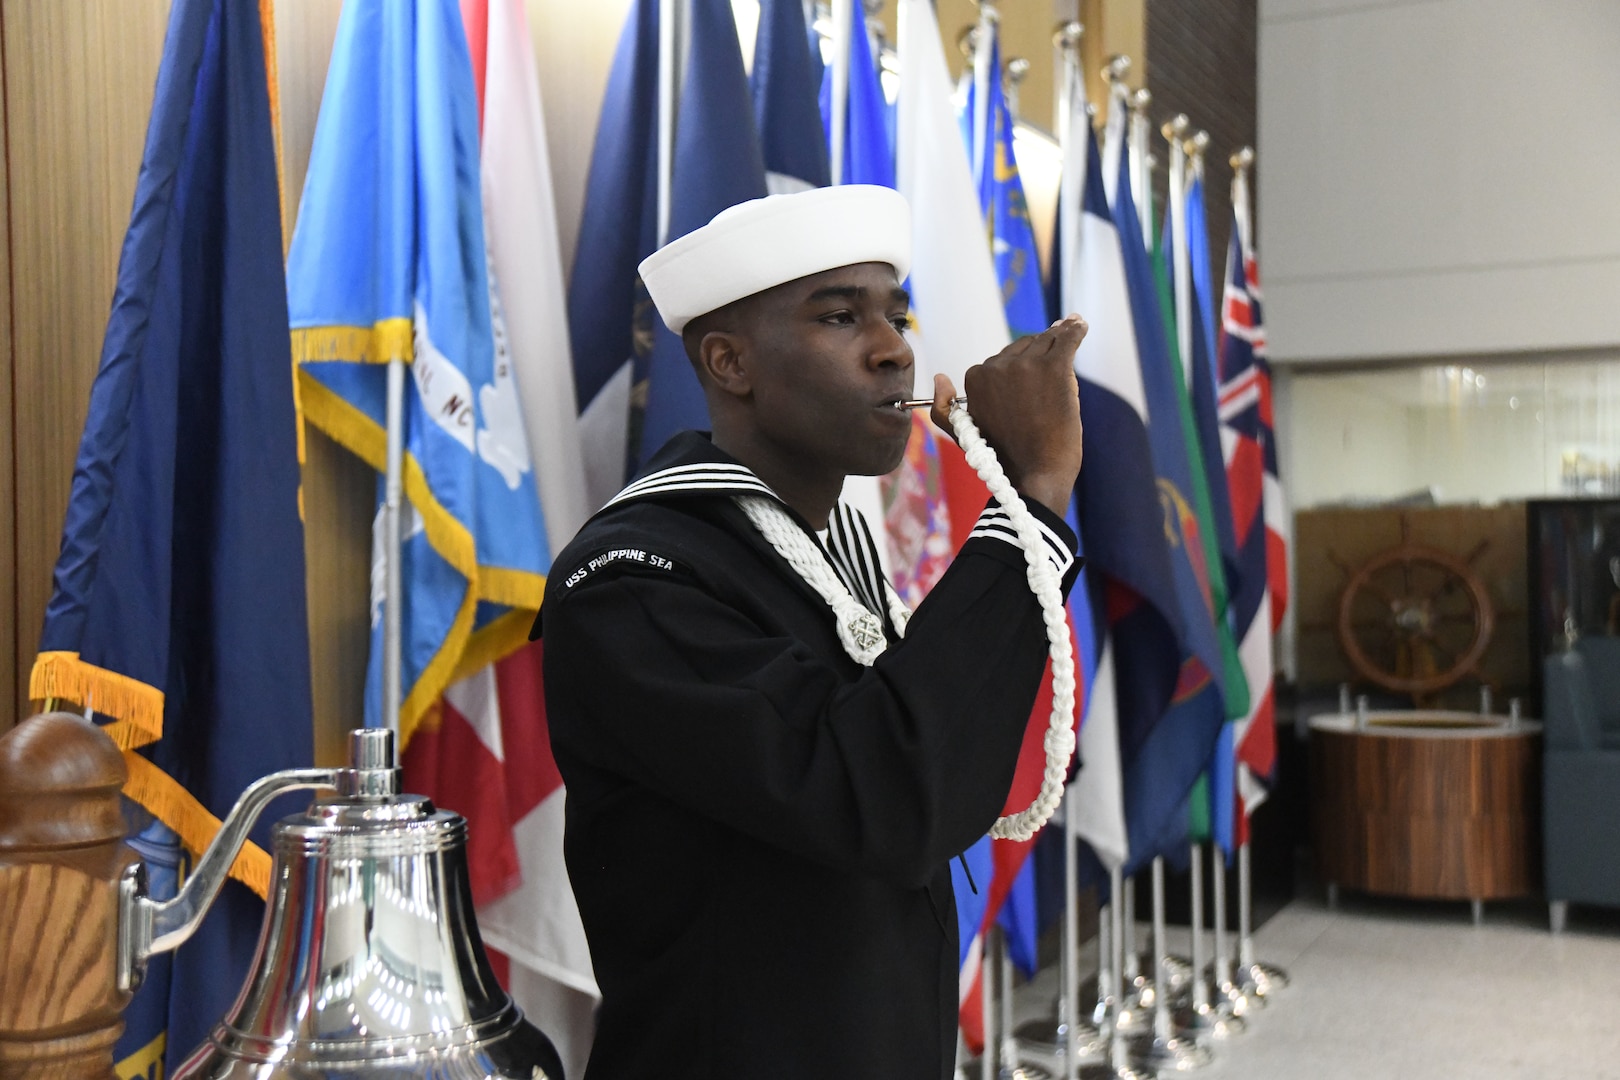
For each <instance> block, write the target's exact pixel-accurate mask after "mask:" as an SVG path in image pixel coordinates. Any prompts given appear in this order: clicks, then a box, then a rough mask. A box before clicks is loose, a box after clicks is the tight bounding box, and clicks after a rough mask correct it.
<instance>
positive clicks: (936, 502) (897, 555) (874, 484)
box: [820, 0, 988, 896]
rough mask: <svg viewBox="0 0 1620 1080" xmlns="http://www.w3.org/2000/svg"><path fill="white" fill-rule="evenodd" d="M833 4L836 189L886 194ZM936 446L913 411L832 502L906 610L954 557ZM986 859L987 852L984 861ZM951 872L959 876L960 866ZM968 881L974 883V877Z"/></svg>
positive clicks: (856, 36) (885, 173)
mask: <svg viewBox="0 0 1620 1080" xmlns="http://www.w3.org/2000/svg"><path fill="white" fill-rule="evenodd" d="M837 2H838V3H841V4H846V5H847V6H848V8H849V11H850V14H849V20H848V22H849V26H850V40H849V41H848V43H847V47H848V49H849V57H848V61H849V63H848V64H847V69H848V72H849V92H848V97H847V101H846V108H845V112H844V150H843V170H842V175H841V176H840V177H839V183H844V184H876V185H879V186H882V187H890V188H892V187H895V162H894V144H893V139H892V136H891V133H890V129H889V114H890V110H889V108H888V105H887V102H886V100H885V98H884V95H883V87H882V83H881V78H880V73H879V70H878V68H877V66H876V64H875V63H874V62H873V59H872V54H871V45H870V39H869V37H868V35H867V32H866V18H865V9H864V8H863V7H862V6H861V5H860V4H858V3H856V2H854V0H837ZM834 21H835V23H836V22H837V20H834ZM829 47H830V48H831V49H833V50H836V49H837V48H839V43H838V42H837V41H831V42H830V43H829ZM833 70H834V67H833V66H828V67H827V68H826V69H825V70H824V72H823V75H822V80H821V90H820V108H821V119H822V124H823V126H824V129H825V136H826V139H827V145H828V146H829V147H831V145H832V139H833V138H834V134H833V115H832V110H833ZM916 371H917V375H916V378H915V385H916V386H918V387H919V388H925V387H926V385H927V383H928V380H929V376H928V375H927V374H925V373H924V372H923V370H922V367H921V365H919V367H918V368H917V369H916ZM938 439H939V436H938V434H937V433H936V432H935V430H934V426H933V424H932V423H930V422H929V420H928V417H927V416H925V415H921V410H918V411H915V412H913V413H912V416H911V439H910V441H909V442H908V443H907V444H906V454H905V459H904V460H903V461H902V462H901V463H900V466H899V467H898V468H896V469H895V470H894V471H893V472H891V473H889V474H888V475H887V476H883V477H872V476H851V477H847V478H845V480H844V489H843V491H842V492H841V493H840V496H839V498H840V500H841V501H842V502H844V503H846V504H848V505H850V506H853V507H854V508H855V509H857V510H859V511H860V512H861V514H862V515H863V516H865V517H866V519H867V520H868V521H877V522H882V524H883V528H882V529H881V532H882V535H883V543H882V544H881V545H879V549H878V558H879V560H880V561H881V562H882V564H883V571H884V573H885V574H886V575H887V576H888V578H889V581H890V582H891V583H892V584H893V585H894V588H895V592H896V594H897V595H898V596H899V597H900V598H901V599H902V600H903V601H905V603H906V604H907V605H909V606H910V607H913V608H914V607H916V606H917V605H918V604H919V603H921V602H922V599H923V597H925V596H927V595H928V591H929V590H930V589H932V588H933V587H934V583H935V582H936V581H938V580H939V579H940V577H941V576H942V575H943V574H944V573H945V570H946V568H947V567H948V566H949V565H950V562H951V558H952V557H953V556H954V555H955V553H956V548H955V547H954V546H952V543H951V535H952V534H951V522H950V510H949V507H948V506H947V505H946V500H945V489H944V482H943V478H942V474H941V471H940V461H939V442H938ZM987 853H988V848H986V849H985V854H986V857H988V856H987ZM978 861H979V860H978V858H977V855H975V856H974V857H972V858H970V859H969V865H975V864H976V863H977V862H978ZM985 865H986V866H988V863H986V864H985ZM957 872H958V874H959V875H960V874H961V872H962V868H961V867H960V866H958V867H957ZM986 874H988V871H986ZM974 880H975V882H977V881H978V880H979V878H978V876H977V871H975V878H974ZM965 887H966V886H965V878H964V889H965ZM966 895H970V896H971V895H973V892H972V890H971V889H967V890H966Z"/></svg>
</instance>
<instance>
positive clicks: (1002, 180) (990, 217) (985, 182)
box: [963, 36, 1052, 337]
mask: <svg viewBox="0 0 1620 1080" xmlns="http://www.w3.org/2000/svg"><path fill="white" fill-rule="evenodd" d="M990 71H991V77H990V85H989V88H988V89H989V111H988V112H987V113H986V116H985V123H986V138H985V143H984V145H982V146H975V145H974V139H973V135H972V131H973V128H974V123H973V117H974V115H975V110H976V109H977V108H978V87H977V86H976V85H975V84H974V83H973V82H971V81H970V82H969V83H968V95H967V106H966V108H965V109H964V110H963V115H964V117H965V118H966V126H965V128H964V130H967V131H968V132H969V144H968V152H969V155H970V160H971V161H972V162H973V169H974V175H975V176H976V177H977V178H978V181H979V209H980V211H981V212H982V213H983V214H984V222H985V228H986V229H987V231H988V232H989V234H990V249H991V252H992V254H993V255H994V257H995V264H996V279H997V280H998V281H999V282H1000V283H1001V300H1002V305H1003V307H1004V308H1005V309H1006V312H1007V329H1008V330H1010V331H1011V332H1012V335H1013V336H1014V337H1021V336H1023V335H1026V334H1038V333H1040V332H1041V331H1043V330H1045V329H1046V328H1047V327H1048V326H1050V325H1051V324H1052V316H1051V313H1050V308H1049V305H1048V299H1049V298H1048V296H1047V294H1046V290H1045V287H1044V286H1043V285H1042V283H1041V260H1040V254H1039V249H1038V248H1037V247H1036V244H1035V228H1034V226H1033V225H1032V224H1031V223H1030V219H1029V203H1028V201H1027V200H1026V199H1025V198H1024V182H1023V180H1022V178H1020V176H1019V175H1018V158H1017V155H1016V154H1015V153H1014V152H1013V127H1014V122H1013V115H1012V110H1011V109H1010V108H1009V107H1008V105H1007V95H1006V93H1005V92H1004V91H1003V89H1002V84H1001V40H1000V38H999V36H997V37H992V38H991V42H990Z"/></svg>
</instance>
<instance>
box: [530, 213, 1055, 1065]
mask: <svg viewBox="0 0 1620 1080" xmlns="http://www.w3.org/2000/svg"><path fill="white" fill-rule="evenodd" d="M909 221H910V211H909V208H908V206H907V204H906V202H905V200H904V199H903V198H902V197H901V196H900V195H899V194H898V193H896V192H894V191H892V190H889V189H887V188H878V187H865V186H846V187H837V188H824V189H818V190H814V191H807V192H802V193H797V194H792V195H776V196H771V197H768V198H765V199H759V200H755V201H753V202H748V203H743V204H741V205H739V206H735V207H732V208H731V209H728V210H726V211H724V212H723V213H721V214H719V215H718V216H717V217H716V218H715V219H714V220H713V221H712V222H710V223H709V224H708V225H706V226H704V227H703V228H701V229H698V230H696V231H695V232H692V233H690V234H688V235H687V236H684V237H682V238H680V239H678V240H676V241H675V242H673V243H671V244H669V245H668V246H667V247H665V248H663V249H662V250H660V251H659V252H657V253H656V254H654V255H652V256H651V257H649V258H648V259H647V260H646V261H645V262H643V263H642V265H641V273H642V278H643V280H644V281H645V283H646V286H647V289H648V292H649V293H650V294H651V295H652V298H653V300H654V302H655V303H656V305H657V307H658V312H659V314H660V316H661V317H662V318H663V320H664V322H665V324H666V325H668V327H669V328H670V330H672V331H674V332H675V333H677V334H680V335H682V338H683V341H684V344H685V347H686V352H687V355H688V356H689V357H690V358H691V361H692V364H693V366H694V367H695V369H696V372H697V378H698V381H699V383H700V384H701V386H702V389H703V393H704V395H705V398H706V400H707V404H708V409H709V417H710V420H711V423H712V425H713V432H712V434H710V433H702V432H685V433H683V434H680V435H677V436H676V437H674V438H673V439H671V440H670V442H669V443H668V444H667V445H665V446H664V447H663V449H662V450H660V451H659V452H658V453H657V455H656V456H655V457H654V458H653V459H652V460H651V461H650V462H649V464H648V467H647V470H646V472H645V473H644V474H642V476H641V477H640V478H639V479H637V480H636V481H634V482H633V483H631V484H630V485H629V486H628V487H627V488H625V489H624V491H623V492H621V493H620V494H619V495H618V496H617V497H615V498H614V499H613V500H612V501H610V502H609V503H608V505H607V506H606V507H605V508H603V509H602V510H601V511H600V512H599V513H597V515H596V516H595V517H594V518H592V519H591V521H590V522H589V523H587V524H586V526H585V527H584V529H582V530H581V532H580V533H579V535H578V536H577V537H575V539H574V540H573V542H572V543H571V544H569V545H568V547H567V548H566V549H565V550H564V551H563V552H562V554H561V555H559V556H558V557H557V559H556V560H555V565H554V567H553V573H552V576H551V578H550V581H549V583H548V586H547V590H546V596H545V604H544V607H543V610H542V616H541V620H540V621H539V622H538V623H537V631H538V630H539V629H540V628H541V627H543V632H544V641H545V687H546V712H547V717H548V720H549V724H550V729H551V743H552V749H553V751H554V753H555V756H556V760H557V765H558V768H559V769H560V770H561V773H562V777H563V780H564V781H565V783H566V784H567V790H568V800H567V834H566V835H567V839H566V855H567V864H568V874H569V879H570V881H571V883H572V885H573V889H574V895H575V896H576V897H577V899H578V901H579V910H580V915H581V916H582V918H583V920H584V925H585V932H586V935H587V937H588V939H589V942H590V947H591V959H592V962H593V964H594V965H595V970H596V978H597V982H598V984H599V985H600V987H601V990H602V1003H601V1006H600V1009H599V1010H598V1014H597V1034H596V1042H595V1046H594V1048H593V1050H592V1053H591V1057H590V1064H589V1066H588V1071H589V1075H590V1077H591V1080H640V1078H647V1080H651V1078H654V1077H657V1078H659V1080H671V1078H684V1077H692V1078H705V1080H751V1078H758V1080H798V1078H803V1080H855V1078H861V1077H871V1078H873V1080H880V1078H881V1080H903V1078H917V1080H924V1078H926V1080H940V1078H944V1077H948V1076H949V1075H950V1074H951V1071H952V1067H953V1064H954V1060H955V1046H956V1013H957V968H958V963H957V961H958V943H957V926H956V910H955V901H954V897H953V894H952V886H951V877H950V873H949V861H950V860H951V859H953V858H955V857H956V856H957V855H958V854H959V853H961V852H962V851H964V850H965V849H966V848H967V847H968V846H969V845H971V844H972V843H973V842H974V841H975V840H977V839H978V838H979V837H981V836H983V835H984V833H985V832H986V831H987V830H988V829H989V828H990V826H991V824H992V823H993V822H994V821H995V819H996V816H997V815H998V813H1000V812H1001V810H1002V807H1003V802H1004V800H1005V799H1006V797H1007V793H1008V788H1009V785H1010V784H1011V781H1012V776H1013V770H1014V765H1015V762H1016V759H1017V757H1018V753H1019V747H1020V744H1021V742H1022V740H1023V737H1024V729H1025V726H1026V724H1027V722H1028V721H1029V718H1030V712H1031V709H1032V707H1033V705H1034V702H1035V697H1036V692H1037V690H1038V688H1039V684H1040V681H1041V677H1042V672H1043V669H1044V666H1045V663H1046V657H1047V650H1046V634H1045V630H1044V627H1043V623H1042V618H1041V611H1040V607H1039V605H1038V603H1037V601H1036V600H1035V598H1034V596H1033V595H1032V594H1031V590H1030V586H1029V584H1028V582H1027V580H1026V564H1025V557H1024V553H1023V550H1022V549H1021V548H1020V546H1019V544H1018V541H1017V540H1016V538H1015V535H1014V533H1013V532H1012V531H1010V530H1009V529H1008V527H1007V515H1006V513H1005V512H1004V511H1003V510H1002V509H1001V508H1000V507H999V506H997V505H996V504H995V503H994V501H992V502H991V504H990V505H989V506H988V507H986V508H985V511H984V514H983V516H982V517H981V518H980V519H979V522H978V525H977V526H976V528H975V529H974V532H973V535H972V537H971V538H970V539H968V540H967V542H966V543H964V544H963V545H962V548H961V550H960V552H959V553H958V554H957V556H956V558H955V560H954V561H953V562H952V564H951V566H950V568H949V569H948V570H947V571H946V572H945V574H944V576H943V577H941V578H940V580H939V582H938V583H937V584H936V585H935V586H934V588H933V590H932V592H931V593H930V595H929V596H928V598H927V600H926V601H925V602H924V603H923V604H922V605H921V606H920V607H918V609H917V610H916V612H915V613H914V614H909V618H908V613H907V612H906V611H905V610H904V608H903V606H901V605H900V603H899V601H898V600H897V598H896V597H895V595H894V592H893V590H892V589H891V588H890V587H889V586H888V584H887V583H886V582H885V581H884V580H883V577H882V574H881V572H880V571H879V570H878V569H877V567H878V565H879V560H878V553H877V548H876V545H875V542H874V538H873V535H872V532H871V530H870V529H869V528H868V526H867V525H866V523H865V522H864V521H863V520H862V519H861V517H860V516H859V515H858V514H857V513H855V512H853V511H851V510H849V509H848V508H847V507H844V506H842V505H839V503H838V497H839V493H840V490H841V489H842V487H843V484H844V479H845V477H846V476H849V475H876V474H882V473H886V472H889V471H890V470H892V469H894V468H895V467H896V466H897V465H898V464H899V463H900V461H901V458H902V455H903V453H904V450H905V446H906V440H907V437H908V435H909V433H910V431H911V423H910V417H909V413H908V411H907V410H905V409H904V408H902V407H901V405H900V403H902V402H903V401H904V400H905V399H907V398H909V397H911V394H912V377H913V361H912V350H911V346H910V345H909V344H908V342H907V339H906V334H905V329H906V326H907V318H908V303H909V301H908V297H907V295H906V293H905V291H904V290H903V289H902V287H901V283H902V282H903V281H904V280H905V278H906V274H907V272H908V266H909V263H910V246H911V245H910V225H909ZM1084 333H1085V324H1084V322H1082V321H1081V320H1080V319H1079V318H1077V317H1070V318H1069V319H1066V320H1063V321H1061V322H1059V323H1057V324H1054V326H1053V327H1052V328H1051V329H1049V330H1047V331H1046V332H1045V333H1043V334H1041V335H1039V336H1036V337H1032V338H1024V339H1021V340H1019V341H1017V342H1015V343H1013V344H1012V345H1009V346H1008V347H1007V348H1006V349H1005V350H1003V351H1002V352H1001V353H1000V354H999V355H997V356H995V357H993V358H991V359H989V360H987V361H986V362H985V363H983V364H979V365H976V366H974V367H973V368H971V369H969V370H968V372H967V374H966V376H965V379H964V384H965V385H964V390H965V392H966V395H967V400H968V404H969V409H970V411H971V414H972V416H973V418H974V419H975V420H976V422H977V424H978V427H979V429H980V430H981V432H982V433H983V435H984V436H985V438H986V440H987V441H988V442H989V444H990V445H991V447H992V448H993V449H994V450H995V452H996V454H997V455H998V456H999V459H1000V461H1001V464H1002V466H1003V468H1004V469H1005V471H1006V473H1007V475H1008V477H1009V478H1010V479H1011V481H1012V483H1013V485H1014V487H1015V488H1016V489H1017V491H1018V492H1019V493H1020V494H1021V495H1022V497H1023V499H1024V501H1025V502H1026V504H1027V505H1028V507H1029V509H1030V511H1031V512H1032V514H1033V515H1034V517H1035V519H1036V521H1037V522H1038V523H1039V526H1040V529H1039V531H1040V533H1041V534H1042V538H1043V545H1042V546H1043V549H1044V550H1043V552H1042V555H1043V557H1044V558H1045V559H1047V560H1048V561H1049V563H1050V565H1051V566H1052V567H1053V569H1054V570H1055V572H1056V574H1057V576H1058V577H1059V578H1060V580H1061V582H1062V589H1063V591H1064V593H1065V594H1066V592H1067V590H1068V588H1069V587H1070V585H1071V584H1072V583H1073V580H1074V577H1075V575H1076V573H1077V572H1078V567H1077V563H1076V559H1075V549H1076V546H1077V541H1076V538H1075V536H1074V534H1073V533H1072V532H1071V531H1070V530H1069V529H1068V528H1067V526H1065V524H1064V522H1063V516H1062V515H1063V511H1064V509H1065V508H1066V506H1067V503H1068V500H1069V494H1070V492H1071V491H1072V490H1073V487H1074V482H1075V477H1076V474H1077V473H1078V471H1079V468H1080V457H1081V448H1080V445H1081V430H1080V410H1079V398H1078V390H1077V386H1076V383H1075V377H1074V364H1073V359H1074V352H1075V349H1076V348H1077V347H1078V345H1079V343H1080V340H1081V338H1082V337H1083V336H1084ZM956 393H957V391H956V388H955V387H954V386H953V385H952V384H951V382H950V380H949V379H947V378H944V377H943V376H940V377H936V379H935V383H934V400H933V413H932V415H933V418H934V422H935V423H936V424H940V425H942V426H944V425H945V424H946V417H947V411H948V409H949V408H950V404H951V401H952V399H953V398H954V397H955V396H956ZM947 430H949V429H948V428H947ZM975 509H977V508H975ZM965 512H972V511H965Z"/></svg>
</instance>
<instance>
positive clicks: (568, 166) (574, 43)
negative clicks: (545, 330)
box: [526, 0, 630, 275]
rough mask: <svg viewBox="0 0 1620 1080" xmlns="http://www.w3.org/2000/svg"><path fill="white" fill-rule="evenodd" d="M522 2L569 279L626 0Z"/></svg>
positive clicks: (564, 267)
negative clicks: (531, 41) (531, 45)
mask: <svg viewBox="0 0 1620 1080" xmlns="http://www.w3.org/2000/svg"><path fill="white" fill-rule="evenodd" d="M526 4H527V12H528V16H529V36H530V37H531V38H532V39H533V44H534V57H535V69H536V72H537V74H538V75H539V79H540V103H541V107H542V108H543V109H544V110H545V115H546V144H547V149H548V150H549V151H550V155H551V180H552V184H553V186H554V188H555V194H556V198H557V229H558V234H559V241H560V243H561V245H562V260H563V270H564V273H565V275H566V274H567V273H568V272H569V271H571V270H572V268H573V265H574V252H575V251H577V250H578V247H579V243H580V235H579V225H580V216H581V214H582V213H583V212H584V209H585V182H586V178H587V175H588V173H589V171H590V167H591V147H592V145H593V144H594V143H595V141H596V125H597V120H598V119H599V118H600V116H601V114H602V97H603V95H604V94H605V93H606V92H607V78H608V71H609V69H610V68H611V67H612V66H613V50H614V49H615V48H616V47H617V46H618V43H619V32H620V31H621V30H622V29H623V28H624V20H625V17H626V16H627V15H628V14H629V12H630V0H594V2H593V3H591V4H589V5H583V4H580V3H578V2H577V0H526ZM587 239H588V238H587Z"/></svg>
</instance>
